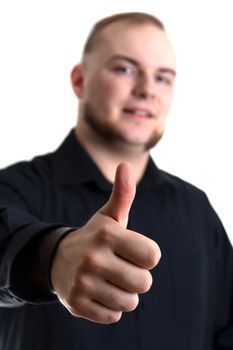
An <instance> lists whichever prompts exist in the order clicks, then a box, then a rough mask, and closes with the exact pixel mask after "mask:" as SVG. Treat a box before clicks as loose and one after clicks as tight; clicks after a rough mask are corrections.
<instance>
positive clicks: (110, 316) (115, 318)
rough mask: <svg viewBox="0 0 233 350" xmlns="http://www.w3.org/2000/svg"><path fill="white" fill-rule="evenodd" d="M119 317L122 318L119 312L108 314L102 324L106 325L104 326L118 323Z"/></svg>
mask: <svg viewBox="0 0 233 350" xmlns="http://www.w3.org/2000/svg"><path fill="white" fill-rule="evenodd" d="M121 316H122V312H121V311H113V312H109V313H108V314H107V315H106V319H105V322H104V323H106V324H110V323H116V322H118V321H120V319H121Z"/></svg>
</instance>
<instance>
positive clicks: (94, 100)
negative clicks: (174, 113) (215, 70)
mask: <svg viewBox="0 0 233 350" xmlns="http://www.w3.org/2000/svg"><path fill="white" fill-rule="evenodd" d="M76 73H77V75H78V78H79V79H73V85H74V90H75V91H76V93H77V95H78V97H79V100H80V116H79V127H80V128H82V125H83V126H84V125H85V127H87V128H89V130H91V132H92V133H95V134H98V136H100V137H101V138H102V139H104V140H105V141H106V142H109V143H111V144H114V143H115V144H116V145H117V144H119V143H124V144H125V145H128V146H130V147H138V148H140V149H143V150H145V149H146V150H148V149H149V148H151V147H152V146H154V145H155V144H156V143H157V142H158V141H159V140H160V138H161V136H162V134H163V131H164V124H165V119H166V115H167V113H168V110H169V108H170V105H171V102H172V96H173V86H174V79H175V59H174V55H173V51H172V48H171V46H170V44H169V41H168V39H167V37H166V34H165V33H164V32H163V31H161V30H160V29H158V28H157V27H156V26H154V25H152V24H142V25H132V24H128V23H122V22H118V23H113V24H111V25H109V26H108V27H107V28H105V29H104V30H103V33H101V37H100V42H99V43H98V45H97V46H96V47H95V48H94V49H93V51H92V52H91V53H90V54H88V55H86V56H85V57H84V60H83V64H82V65H81V66H78V67H76ZM73 75H74V77H75V70H74V73H73ZM83 129H84V130H85V128H83Z"/></svg>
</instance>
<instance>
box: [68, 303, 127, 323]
mask: <svg viewBox="0 0 233 350" xmlns="http://www.w3.org/2000/svg"><path fill="white" fill-rule="evenodd" d="M67 308H68V310H69V311H70V313H71V314H72V315H74V316H76V317H82V318H85V319H87V320H89V321H93V322H97V323H103V324H110V323H115V322H118V321H119V320H120V318H121V316H122V312H121V311H116V310H112V309H110V308H108V307H106V306H104V305H103V304H100V303H99V302H97V301H95V300H89V299H87V298H83V299H77V305H74V306H73V307H70V306H68V307H67Z"/></svg>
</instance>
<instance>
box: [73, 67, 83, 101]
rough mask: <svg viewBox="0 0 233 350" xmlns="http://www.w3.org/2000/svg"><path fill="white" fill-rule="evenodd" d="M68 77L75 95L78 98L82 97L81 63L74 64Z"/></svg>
mask: <svg viewBox="0 0 233 350" xmlns="http://www.w3.org/2000/svg"><path fill="white" fill-rule="evenodd" d="M70 79H71V84H72V87H73V90H74V93H75V95H76V96H77V97H78V98H82V97H83V85H84V84H83V81H84V77H83V66H82V64H81V63H80V64H77V65H76V66H74V68H73V69H72V71H71V74H70Z"/></svg>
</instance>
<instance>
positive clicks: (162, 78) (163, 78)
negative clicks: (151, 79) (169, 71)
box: [155, 74, 171, 85]
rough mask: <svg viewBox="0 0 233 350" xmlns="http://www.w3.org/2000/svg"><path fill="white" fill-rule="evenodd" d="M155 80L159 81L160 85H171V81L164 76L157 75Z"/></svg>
mask: <svg viewBox="0 0 233 350" xmlns="http://www.w3.org/2000/svg"><path fill="white" fill-rule="evenodd" d="M155 80H156V81H158V82H159V83H163V84H167V85H169V84H170V83H171V81H170V79H168V78H167V77H165V76H164V75H162V74H159V75H156V77H155Z"/></svg>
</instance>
